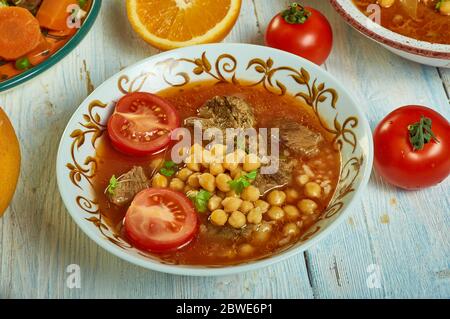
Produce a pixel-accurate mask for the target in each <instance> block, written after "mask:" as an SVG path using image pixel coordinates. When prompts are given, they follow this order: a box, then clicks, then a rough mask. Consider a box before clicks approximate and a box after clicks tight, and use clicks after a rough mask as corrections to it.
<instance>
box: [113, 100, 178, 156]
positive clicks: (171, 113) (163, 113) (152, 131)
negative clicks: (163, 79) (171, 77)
mask: <svg viewBox="0 0 450 319" xmlns="http://www.w3.org/2000/svg"><path fill="white" fill-rule="evenodd" d="M179 126H180V117H179V116H178V113H177V111H176V110H175V108H174V107H173V106H172V105H171V104H170V103H169V102H167V101H166V100H165V99H163V98H161V97H159V96H156V95H154V94H150V93H144V92H136V93H130V94H127V95H125V96H124V97H122V98H121V99H120V100H119V101H118V102H117V104H116V109H115V111H114V113H113V114H112V115H111V117H110V118H109V121H108V134H109V137H110V139H111V142H112V144H113V146H114V147H115V148H116V149H117V150H119V151H121V152H123V153H125V154H128V155H137V156H143V155H148V154H153V153H157V152H158V151H160V150H162V149H163V148H165V147H166V146H167V145H168V144H169V142H170V134H171V132H172V130H174V129H175V128H177V127H179Z"/></svg>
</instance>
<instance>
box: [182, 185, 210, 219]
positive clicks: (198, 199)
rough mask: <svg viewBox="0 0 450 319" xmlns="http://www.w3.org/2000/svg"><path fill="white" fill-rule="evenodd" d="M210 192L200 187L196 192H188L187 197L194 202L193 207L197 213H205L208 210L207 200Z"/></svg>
mask: <svg viewBox="0 0 450 319" xmlns="http://www.w3.org/2000/svg"><path fill="white" fill-rule="evenodd" d="M211 196H212V195H211V193H210V192H208V191H205V190H204V189H201V190H200V191H198V192H193V193H192V194H190V195H189V194H188V197H189V199H190V200H191V201H192V202H193V203H194V205H195V208H196V209H197V211H198V212H199V213H205V212H206V211H207V210H208V201H209V199H210V198H211Z"/></svg>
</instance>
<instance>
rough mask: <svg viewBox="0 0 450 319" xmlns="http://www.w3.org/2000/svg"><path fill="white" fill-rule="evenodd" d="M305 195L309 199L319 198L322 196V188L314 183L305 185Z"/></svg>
mask: <svg viewBox="0 0 450 319" xmlns="http://www.w3.org/2000/svg"><path fill="white" fill-rule="evenodd" d="M305 195H306V196H308V197H311V198H320V196H321V195H322V188H321V187H320V185H319V184H317V183H315V182H309V183H306V185H305Z"/></svg>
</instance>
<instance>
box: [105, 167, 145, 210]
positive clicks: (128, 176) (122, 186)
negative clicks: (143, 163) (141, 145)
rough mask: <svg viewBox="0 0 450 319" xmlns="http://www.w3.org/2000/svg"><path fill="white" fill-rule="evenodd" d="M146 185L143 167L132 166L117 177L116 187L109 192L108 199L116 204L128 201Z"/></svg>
mask: <svg viewBox="0 0 450 319" xmlns="http://www.w3.org/2000/svg"><path fill="white" fill-rule="evenodd" d="M147 187H148V179H147V176H145V173H144V169H143V168H142V167H140V166H134V167H133V168H132V169H131V170H129V171H128V172H126V173H125V174H123V175H122V176H120V177H119V182H118V185H117V187H116V188H115V189H114V191H113V194H109V200H110V201H111V202H112V203H113V204H116V205H118V206H123V205H126V204H128V203H130V202H131V201H132V200H133V198H134V196H135V195H136V194H137V193H139V192H140V191H141V190H143V189H146V188H147Z"/></svg>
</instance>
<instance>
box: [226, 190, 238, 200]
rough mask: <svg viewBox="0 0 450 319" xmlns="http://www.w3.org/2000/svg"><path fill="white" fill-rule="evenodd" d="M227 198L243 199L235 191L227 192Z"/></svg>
mask: <svg viewBox="0 0 450 319" xmlns="http://www.w3.org/2000/svg"><path fill="white" fill-rule="evenodd" d="M227 197H235V198H241V196H240V195H239V194H237V193H236V192H235V191H234V190H231V191H229V192H227Z"/></svg>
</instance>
